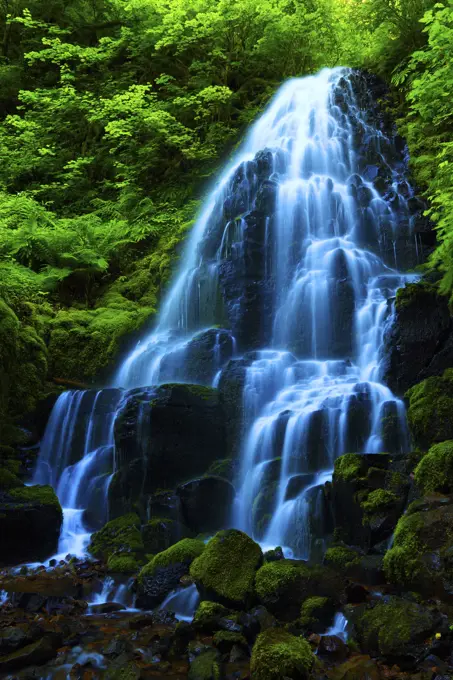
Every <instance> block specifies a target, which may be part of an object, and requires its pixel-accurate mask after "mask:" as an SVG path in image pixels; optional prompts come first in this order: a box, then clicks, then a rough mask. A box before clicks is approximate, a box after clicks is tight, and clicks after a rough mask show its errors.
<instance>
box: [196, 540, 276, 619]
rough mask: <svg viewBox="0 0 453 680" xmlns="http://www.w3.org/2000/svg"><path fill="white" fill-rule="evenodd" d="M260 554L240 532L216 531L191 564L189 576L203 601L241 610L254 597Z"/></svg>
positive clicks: (259, 550) (251, 541)
mask: <svg viewBox="0 0 453 680" xmlns="http://www.w3.org/2000/svg"><path fill="white" fill-rule="evenodd" d="M262 562H263V553H262V551H261V548H260V547H259V545H258V544H257V543H255V541H253V540H252V539H251V538H249V537H248V536H247V535H246V534H244V533H243V532H242V531H237V530H236V529H228V530H226V531H219V533H217V534H216V535H215V536H214V538H212V539H211V540H210V541H209V543H208V544H207V546H206V549H205V551H204V552H203V554H202V555H200V557H198V558H197V559H196V560H195V561H194V562H193V564H192V566H191V569H190V575H191V576H192V578H193V579H194V581H195V583H196V585H197V588H198V590H199V592H200V594H201V596H202V598H203V599H210V600H214V601H217V602H220V603H222V604H224V605H226V606H231V607H233V608H234V607H235V608H242V607H244V606H246V607H247V606H248V605H250V603H252V602H253V599H254V597H255V573H256V571H257V569H258V568H259V567H260V566H261V564H262Z"/></svg>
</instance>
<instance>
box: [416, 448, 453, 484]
mask: <svg viewBox="0 0 453 680" xmlns="http://www.w3.org/2000/svg"><path fill="white" fill-rule="evenodd" d="M415 481H416V483H417V486H418V488H419V489H420V491H421V492H422V493H423V494H427V493H430V492H433V491H437V492H440V493H451V492H453V441H446V442H442V443H441V444H436V445H435V446H432V447H431V448H430V450H429V451H428V453H427V454H426V455H425V456H423V458H422V459H421V461H420V462H419V464H418V465H417V467H416V468H415Z"/></svg>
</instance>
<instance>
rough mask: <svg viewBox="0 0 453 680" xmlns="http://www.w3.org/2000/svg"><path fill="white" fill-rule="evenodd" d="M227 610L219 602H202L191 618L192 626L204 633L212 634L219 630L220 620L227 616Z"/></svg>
mask: <svg viewBox="0 0 453 680" xmlns="http://www.w3.org/2000/svg"><path fill="white" fill-rule="evenodd" d="M228 614H229V609H227V608H226V607H224V606H223V604H220V603H219V602H211V601H210V600H202V601H201V602H200V604H199V605H198V609H197V611H196V612H195V616H194V618H193V622H192V623H193V626H194V627H195V628H197V629H199V630H202V631H203V632H205V633H212V632H213V631H215V630H218V628H219V621H220V619H222V618H224V617H225V616H228Z"/></svg>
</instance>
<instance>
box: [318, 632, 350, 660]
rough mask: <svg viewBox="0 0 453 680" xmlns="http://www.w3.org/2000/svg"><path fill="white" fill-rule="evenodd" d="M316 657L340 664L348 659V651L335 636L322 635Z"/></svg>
mask: <svg viewBox="0 0 453 680" xmlns="http://www.w3.org/2000/svg"><path fill="white" fill-rule="evenodd" d="M318 656H320V657H321V658H324V659H328V660H329V661H333V662H335V663H341V662H342V661H344V660H345V659H347V658H348V656H349V649H348V646H347V645H346V644H345V642H344V641H343V640H342V639H341V638H339V637H338V636H337V635H322V636H321V640H320V642H319V646H318Z"/></svg>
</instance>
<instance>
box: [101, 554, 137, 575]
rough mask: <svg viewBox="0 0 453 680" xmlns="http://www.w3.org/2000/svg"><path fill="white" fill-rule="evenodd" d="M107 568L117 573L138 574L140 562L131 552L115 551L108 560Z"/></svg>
mask: <svg viewBox="0 0 453 680" xmlns="http://www.w3.org/2000/svg"><path fill="white" fill-rule="evenodd" d="M107 570H108V571H109V572H111V573H116V574H137V573H138V572H139V570H140V564H139V562H138V560H137V559H136V557H135V555H133V554H131V553H121V552H120V553H114V554H113V555H111V556H110V557H109V558H108V560H107Z"/></svg>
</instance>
